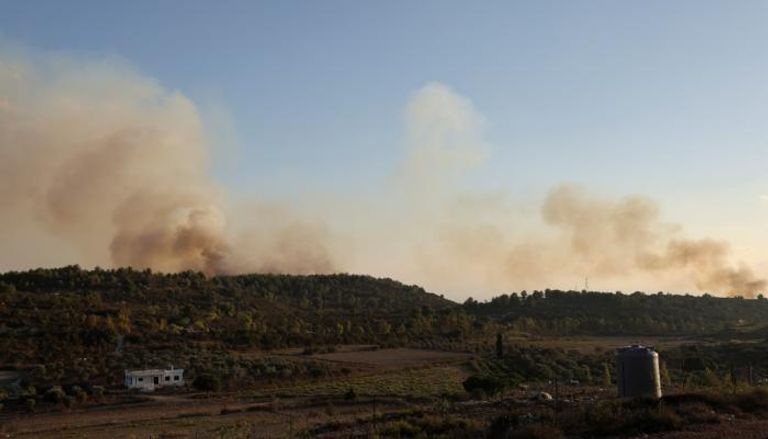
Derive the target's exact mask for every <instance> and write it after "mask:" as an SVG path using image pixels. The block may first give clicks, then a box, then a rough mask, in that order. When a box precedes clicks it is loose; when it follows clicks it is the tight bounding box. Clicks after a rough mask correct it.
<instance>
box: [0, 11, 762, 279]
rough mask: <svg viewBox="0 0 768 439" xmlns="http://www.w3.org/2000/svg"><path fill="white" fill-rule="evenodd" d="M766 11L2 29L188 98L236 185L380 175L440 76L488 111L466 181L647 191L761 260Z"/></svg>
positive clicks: (314, 187) (210, 19)
mask: <svg viewBox="0 0 768 439" xmlns="http://www.w3.org/2000/svg"><path fill="white" fill-rule="evenodd" d="M766 19H768V2H765V1H742V2H732V1H725V0H723V1H702V0H696V1H675V2H669V1H645V2H619V1H613V0H610V1H579V2H574V1H483V2H463V1H419V2H406V1H387V2H355V1H322V2H313V1H269V2H267V1H219V2H208V1H196V0H189V1H183V2H182V1H132V2H103V1H77V0H72V1H67V2H61V1H41V0H29V1H12V0H6V1H0V38H1V39H2V41H3V42H6V43H11V44H14V45H16V46H20V47H23V48H25V49H29V50H31V51H34V52H35V53H43V54H48V55H50V54H55V55H63V56H73V57H87V58H96V59H101V58H108V59H112V60H114V62H116V63H123V64H126V65H129V66H131V68H132V69H135V70H137V71H139V72H141V74H143V75H146V76H148V77H151V78H154V79H155V80H156V81H157V82H158V83H159V84H161V85H162V87H164V88H165V89H168V90H173V91H179V92H180V93H182V94H183V95H185V96H187V97H189V98H190V99H191V100H192V101H193V102H194V103H195V104H197V105H198V108H199V109H200V112H201V114H202V118H203V122H204V123H205V125H206V129H207V135H208V136H210V138H211V142H212V143H214V144H215V145H216V147H215V148H214V150H213V151H214V153H213V164H212V172H213V175H214V177H215V179H216V180H217V181H218V182H219V183H220V184H221V185H222V186H224V187H225V188H226V189H227V190H228V191H229V192H230V193H231V194H233V196H235V197H250V196H258V197H263V198H274V199H293V200H295V203H302V202H304V200H306V197H307V196H308V194H309V195H312V194H315V195H317V197H322V196H324V194H334V196H349V197H356V196H360V195H361V193H362V194H365V193H366V191H375V188H376V185H377V184H378V182H380V181H382V180H386V179H387V178H389V177H390V176H391V173H392V169H393V168H396V167H397V166H398V163H399V162H400V161H401V160H402V156H403V146H402V145H403V144H404V143H407V142H405V141H404V139H405V138H406V137H407V135H408V134H407V132H406V131H407V130H406V128H404V127H405V125H406V124H405V123H404V118H405V117H406V116H405V108H406V105H407V103H408V102H409V99H412V97H413V96H414V94H415V93H417V92H418V91H419V90H420V89H422V87H424V86H425V85H427V84H433V83H439V84H444V85H446V86H447V87H450V89H451V90H452V91H454V92H455V93H456V94H457V95H460V96H463V97H464V98H466V99H467V100H469V101H471V104H472V106H473V108H474V109H475V110H476V111H477V112H478V113H479V114H480V115H481V116H482V119H483V120H484V130H483V133H484V134H483V135H484V141H485V142H486V143H487V144H488V145H489V146H488V147H489V152H488V154H489V159H488V160H487V162H486V163H485V164H484V166H483V167H482V169H480V170H479V171H478V172H474V173H471V174H470V175H468V176H467V177H466V179H465V180H464V181H463V183H462V184H464V185H465V187H466V188H470V189H473V190H477V191H487V192H491V193H492V192H494V191H505V192H506V193H509V194H512V196H514V197H516V198H518V199H522V200H527V201H529V202H530V203H535V200H539V199H541V198H542V197H544V196H545V194H546V193H547V192H548V191H549V190H550V189H551V187H553V186H555V185H557V184H560V183H562V182H568V183H574V184H578V185H580V186H583V187H585V188H587V189H588V190H590V191H593V192H595V193H598V194H601V195H602V196H606V197H622V196H626V195H631V194H642V195H644V196H647V197H650V198H652V199H653V200H655V201H656V202H657V203H658V205H659V209H660V211H661V216H662V217H663V218H664V220H665V221H669V222H672V223H680V224H684V225H685V227H686V230H687V232H688V233H690V234H692V235H697V236H699V235H700V236H712V237H716V238H718V239H723V240H727V241H729V242H730V243H731V246H732V248H733V252H734V254H735V255H736V256H735V258H736V259H737V260H740V261H745V262H747V263H749V264H751V265H752V266H753V267H754V268H755V269H756V270H757V271H758V272H765V271H766V270H768V257H766V255H765V254H764V251H763V248H765V246H766V244H768V236H767V234H766V229H765V224H766V221H768V177H767V176H766V175H765V172H764V168H765V164H766V153H767V152H768V148H767V146H768V126H766V123H765V121H766V120H768V99H767V98H768V56H766V55H768V27H766V26H765V22H766ZM595 282H599V281H595Z"/></svg>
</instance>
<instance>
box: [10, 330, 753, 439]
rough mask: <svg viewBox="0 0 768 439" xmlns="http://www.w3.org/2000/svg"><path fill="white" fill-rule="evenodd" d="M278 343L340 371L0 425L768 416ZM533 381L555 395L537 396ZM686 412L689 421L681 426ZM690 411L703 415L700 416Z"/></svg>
mask: <svg viewBox="0 0 768 439" xmlns="http://www.w3.org/2000/svg"><path fill="white" fill-rule="evenodd" d="M627 341H628V340H626V339H623V338H613V337H606V338H600V337H576V338H568V339H546V338H535V339H534V338H531V339H527V340H526V343H527V344H529V345H533V346H538V347H540V348H543V349H554V348H557V349H565V350H571V351H578V350H581V351H583V352H585V353H594V352H595V351H604V350H608V351H610V350H611V349H612V348H614V347H615V346H616V345H617V344H619V343H626V342H627ZM516 342H520V340H517V341H516ZM654 342H655V343H656V344H657V345H660V346H666V347H671V346H680V345H681V344H684V343H689V342H690V340H683V339H676V338H670V339H663V338H658V339H656V340H654ZM276 355H279V356H281V357H285V358H288V359H290V360H291V361H321V362H327V363H329V364H333V365H335V366H336V367H338V368H341V369H342V370H345V371H346V372H345V373H343V374H341V375H338V376H334V377H331V378H320V379H314V380H294V381H290V382H286V381H280V380H278V381H274V382H268V383H264V384H263V385H261V386H258V387H255V388H243V389H240V390H238V391H229V392H213V393H200V392H192V391H189V390H185V391H179V392H176V393H169V392H158V393H155V394H136V393H130V392H126V391H117V390H116V391H113V392H111V393H109V394H108V395H106V396H105V398H104V400H102V401H101V402H99V403H95V402H92V403H89V404H85V405H82V406H79V407H77V408H72V409H67V408H64V407H57V408H53V409H49V410H45V411H39V412H37V413H27V414H25V413H19V412H12V413H11V412H6V413H5V414H3V415H2V416H0V432H2V433H3V434H4V435H5V436H4V437H9V438H33V437H34V438H102V437H121V438H122V437H125V438H137V439H138V438H147V437H165V438H208V437H220V438H253V437H264V438H289V437H327V438H335V437H369V436H370V435H372V434H373V433H374V432H376V434H378V435H379V436H380V437H410V436H413V435H414V434H416V433H415V432H418V431H422V432H424V431H427V432H431V433H430V434H429V437H432V436H434V437H477V435H485V434H491V437H496V436H494V435H493V431H494V430H493V428H509V427H505V425H513V426H517V427H514V428H519V429H521V430H520V431H528V430H527V429H531V428H534V429H535V428H539V427H536V425H539V424H541V425H542V427H541V428H549V427H544V425H550V424H553V425H560V426H563V425H570V424H572V425H573V427H571V428H572V429H573V430H574V431H577V430H578V429H579V428H582V429H583V428H586V427H585V425H587V424H584V422H585V421H584V420H588V419H593V420H592V421H590V422H591V424H592V425H591V427H593V428H608V430H604V431H603V430H597V431H603V433H600V434H597V436H605V435H606V434H605V432H610V431H613V430H610V428H615V429H619V430H616V431H615V432H614V433H616V435H618V436H625V435H627V433H628V432H629V433H631V432H633V431H643V430H635V429H637V428H642V427H638V426H637V425H640V426H642V425H645V424H643V422H645V421H643V419H644V418H643V417H644V416H651V417H652V419H654V422H660V423H661V424H660V425H662V426H663V425H667V424H665V422H666V423H671V424H669V425H667V426H668V427H669V428H668V430H669V431H665V430H664V428H661V429H660V430H659V431H655V430H653V429H652V430H650V431H648V432H647V433H648V435H647V436H646V437H656V438H679V439H689V438H721V437H732V435H735V434H736V432H737V431H738V432H739V436H740V437H742V438H747V439H748V438H753V437H754V438H758V437H761V438H762V437H764V436H761V434H763V433H762V432H763V431H765V429H766V428H768V421H766V420H764V419H765V418H762V417H761V416H756V415H755V413H758V412H759V413H762V412H761V410H763V406H764V407H765V408H766V409H768V393H766V400H765V401H762V400H756V399H755V397H750V396H747V397H739V396H734V397H733V398H732V399H728V400H718V399H717V398H715V399H713V398H714V397H703V396H702V397H698V396H697V397H696V398H701V401H698V400H697V402H695V403H690V402H683V403H679V402H676V401H677V400H675V399H674V398H675V397H674V395H673V396H672V398H673V399H670V400H669V402H668V403H665V406H664V408H661V407H655V406H654V407H653V408H651V407H649V408H641V409H638V408H637V407H625V408H621V407H620V406H617V405H616V404H617V401H616V399H615V391H614V389H613V388H612V387H608V388H604V387H601V386H595V385H590V384H588V383H583V384H582V383H578V382H565V381H564V382H560V383H554V382H551V381H537V382H530V383H526V384H525V385H522V384H521V385H520V386H517V387H511V388H508V389H506V390H505V391H504V392H502V393H501V394H498V395H496V396H494V397H489V396H482V395H481V396H477V395H474V394H468V393H467V391H466V390H465V388H464V386H463V385H462V384H463V383H464V381H465V380H466V379H467V378H468V377H469V376H471V375H472V374H473V373H474V372H475V370H476V368H477V367H478V364H481V365H482V364H486V363H488V364H491V363H489V362H492V361H493V360H492V358H491V357H489V356H487V355H482V354H480V355H477V354H476V355H470V354H467V353H454V352H441V351H434V350H423V349H406V348H394V349H377V348H375V347H373V346H367V345H350V346H338V347H335V348H334V349H332V352H323V353H308V352H306V350H299V349H292V350H282V351H280V352H278V353H277V354H276ZM677 389H678V390H676V391H675V390H674V389H673V388H672V387H669V388H668V391H671V392H672V393H674V392H681V391H682V389H680V388H679V386H678V388H677ZM730 391H731V392H734V393H733V395H737V394H738V393H737V392H741V391H742V390H738V389H737V388H735V387H734V388H732V389H731V390H730ZM542 392H545V393H546V394H548V395H552V396H554V399H552V400H547V399H545V398H544V399H541V398H538V397H536V395H540V394H541V393H542ZM760 395H762V394H760ZM534 397H535V398H534ZM760 398H762V396H760ZM745 401H746V402H745ZM755 401H758V402H755ZM755 404H757V405H756V406H755ZM724 407H725V408H724ZM755 407H756V408H755ZM635 418H636V419H637V420H636V421H631V422H630V421H627V419H629V420H631V419H635ZM657 418H658V419H657ZM688 418H690V419H693V420H694V421H695V422H693V423H691V425H690V426H688V427H686V426H685V424H684V422H685V420H686V419H688ZM700 418H702V419H706V422H703V421H702V422H699V421H698V420H699V419H700ZM500 422H501V424H500ZM632 422H634V424H633V423H632ZM569 423H570V424H569ZM588 424H589V423H588ZM635 424H637V425H635ZM499 425H501V427H499ZM601 425H602V426H601ZM531 431H533V430H531ZM542 431H544V433H542V434H545V436H535V435H534V436H520V437H549V436H548V435H549V434H556V433H552V431H554V430H552V431H549V433H547V431H548V430H542ZM488 432H491V433H488ZM529 433H530V434H539V433H535V432H533V433H531V432H529ZM525 434H528V433H525ZM557 434H559V433H557ZM590 434H592V433H590ZM608 436H613V434H608ZM629 436H630V437H631V436H633V435H632V434H629ZM499 437H501V436H499ZM554 437H557V436H554Z"/></svg>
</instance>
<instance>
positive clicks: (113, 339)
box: [0, 266, 469, 381]
mask: <svg viewBox="0 0 768 439" xmlns="http://www.w3.org/2000/svg"><path fill="white" fill-rule="evenodd" d="M468 327H469V321H468V319H467V317H466V316H465V315H464V313H463V311H462V310H461V308H460V307H459V306H458V305H457V304H455V303H453V302H450V301H448V300H445V299H443V298H441V297H439V296H437V295H435V294H431V293H428V292H426V291H424V290H423V289H422V288H420V287H417V286H408V285H403V284H401V283H399V282H396V281H394V280H391V279H376V278H373V277H369V276H357V275H346V274H337V275H316V276H290V275H268V274H264V275H255V274H253V275H243V276H219V277H211V278H207V277H206V276H204V275H203V274H201V273H194V272H183V273H177V274H160V273H153V272H151V271H149V270H145V271H136V270H132V269H130V268H127V269H126V268H120V269H115V270H102V269H98V268H97V269H94V270H83V269H80V268H79V267H77V266H69V267H63V268H57V269H36V270H30V271H25V272H8V273H4V274H2V275H0V352H3V357H2V361H3V363H5V364H0V366H6V367H8V366H12V367H17V368H22V369H24V368H28V367H30V366H31V365H45V368H46V369H47V370H45V371H44V372H45V373H42V372H41V374H40V375H45V376H48V377H51V379H59V378H60V377H66V376H69V375H70V374H72V371H77V374H78V375H79V376H80V378H81V379H82V380H89V379H91V378H93V377H105V376H112V379H113V380H114V379H117V375H119V374H120V373H121V371H122V369H123V368H125V367H146V366H149V365H153V366H165V365H167V364H168V363H174V362H175V363H176V364H179V365H183V366H187V367H200V368H202V367H203V366H200V365H201V364H203V363H205V361H204V358H205V357H206V355H208V356H209V357H211V358H209V360H210V361H214V360H217V359H218V360H221V359H222V358H230V357H231V355H230V353H231V352H232V351H241V352H245V351H253V350H254V349H255V350H257V351H268V350H272V349H277V348H284V347H294V346H324V345H335V344H348V343H377V344H406V343H410V342H414V341H418V340H426V339H431V338H438V337H439V338H451V337H456V336H458V335H459V334H460V333H461V331H462V330H464V329H467V328H468ZM206 353H208V354H206ZM192 358H196V360H195V361H192V360H191V359H192ZM108 381H109V380H108Z"/></svg>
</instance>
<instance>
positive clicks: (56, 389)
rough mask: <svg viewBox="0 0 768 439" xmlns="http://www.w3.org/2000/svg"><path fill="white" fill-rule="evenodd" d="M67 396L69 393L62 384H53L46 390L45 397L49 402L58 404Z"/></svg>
mask: <svg viewBox="0 0 768 439" xmlns="http://www.w3.org/2000/svg"><path fill="white" fill-rule="evenodd" d="M66 396H67V395H66V394H65V393H64V390H62V388H61V386H53V387H51V388H50V389H48V390H47V391H46V392H45V394H44V395H43V398H44V399H45V400H46V401H48V402H52V403H54V404H58V403H60V402H62V401H64V398H65V397H66Z"/></svg>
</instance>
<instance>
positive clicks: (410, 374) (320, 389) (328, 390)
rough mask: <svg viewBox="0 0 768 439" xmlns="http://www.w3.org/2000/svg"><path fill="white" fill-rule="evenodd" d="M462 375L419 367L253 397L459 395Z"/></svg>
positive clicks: (443, 368)
mask: <svg viewBox="0 0 768 439" xmlns="http://www.w3.org/2000/svg"><path fill="white" fill-rule="evenodd" d="M465 379H466V373H465V372H464V371H463V370H461V369H460V368H459V367H457V366H437V367H421V368H410V369H402V370H395V371H389V372H383V373H377V374H372V375H365V376H354V377H335V378H334V379H333V380H322V381H318V382H314V383H306V384H301V385H296V386H290V387H287V388H283V389H277V390H268V391H259V392H255V393H254V396H268V395H270V394H275V395H277V396H281V397H294V396H327V397H334V398H344V397H346V396H347V395H348V394H349V391H350V390H352V392H353V393H354V395H355V397H361V396H364V397H370V396H382V397H383V396H388V397H403V398H416V399H418V398H429V397H443V396H452V397H455V396H457V395H462V394H463V393H464V391H463V388H462V382H464V380H465Z"/></svg>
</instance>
